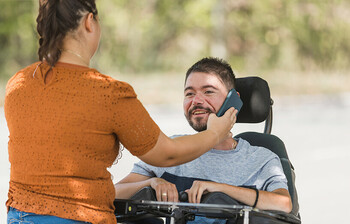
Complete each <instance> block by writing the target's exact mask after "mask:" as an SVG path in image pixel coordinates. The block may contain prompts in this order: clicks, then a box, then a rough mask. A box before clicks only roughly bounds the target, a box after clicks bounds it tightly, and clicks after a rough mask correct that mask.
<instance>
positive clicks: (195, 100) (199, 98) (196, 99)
mask: <svg viewBox="0 0 350 224" xmlns="http://www.w3.org/2000/svg"><path fill="white" fill-rule="evenodd" d="M203 103H204V98H203V96H201V94H196V95H195V97H194V98H193V100H192V104H193V105H198V104H203Z"/></svg>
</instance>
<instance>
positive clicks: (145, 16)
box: [0, 0, 350, 80]
mask: <svg viewBox="0 0 350 224" xmlns="http://www.w3.org/2000/svg"><path fill="white" fill-rule="evenodd" d="M97 6H98V10H99V15H100V19H101V26H102V39H101V44H100V47H99V50H98V52H97V53H96V55H95V56H94V58H93V61H92V62H93V64H92V66H94V67H96V68H97V69H99V70H101V71H102V72H105V73H143V74H144V73H151V72H155V71H177V72H185V70H186V69H187V68H188V67H189V66H190V65H192V64H193V63H194V62H195V61H197V60H198V59H200V58H202V57H205V56H218V57H222V58H225V59H226V60H228V61H229V62H230V63H231V64H232V66H233V67H234V69H235V70H241V71H242V70H245V71H247V72H253V73H257V72H258V71H260V70H262V69H263V70H266V69H288V70H291V69H304V70H310V69H315V68H317V69H337V70H339V69H349V67H350V63H348V60H349V58H350V41H349V36H350V3H349V1H346V0H323V1H319V0H308V1H306V0H294V1H283V0H266V1H254V0H245V1H232V0H176V1H171V0H168V1H164V0H143V1H142V0H141V1H140V0H108V1H107V0H103V1H102V0H100V1H97ZM37 11H38V1H36V0H27V1H25V0H22V1H20V0H0V49H1V51H0V66H1V68H2V69H1V71H0V77H1V79H2V80H5V79H8V78H9V77H10V76H11V75H13V74H14V73H15V72H16V71H17V70H18V69H20V68H22V67H24V66H26V65H28V64H30V63H32V62H34V61H36V60H37V55H36V52H37V47H38V43H37V42H38V38H37V35H36V24H35V18H36V16H37Z"/></svg>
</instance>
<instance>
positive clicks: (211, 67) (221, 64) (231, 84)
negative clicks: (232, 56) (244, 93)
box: [185, 57, 236, 90]
mask: <svg viewBox="0 0 350 224" xmlns="http://www.w3.org/2000/svg"><path fill="white" fill-rule="evenodd" d="M192 72H204V73H210V74H214V75H217V76H218V77H219V78H220V79H221V81H222V82H223V83H224V85H225V86H226V88H227V90H231V89H232V88H235V83H236V77H235V74H234V73H233V71H232V68H231V66H230V65H229V64H228V63H227V62H226V61H225V60H223V59H219V58H214V57H207V58H203V59H201V60H200V61H198V62H196V63H195V64H194V65H192V66H191V67H190V68H189V69H188V70H187V72H186V78H185V84H186V81H187V78H188V76H189V75H190V74H191V73H192Z"/></svg>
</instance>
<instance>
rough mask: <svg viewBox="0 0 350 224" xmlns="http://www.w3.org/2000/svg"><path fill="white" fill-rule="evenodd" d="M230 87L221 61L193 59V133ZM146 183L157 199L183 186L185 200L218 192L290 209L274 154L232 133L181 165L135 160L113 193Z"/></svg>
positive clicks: (189, 97)
mask: <svg viewBox="0 0 350 224" xmlns="http://www.w3.org/2000/svg"><path fill="white" fill-rule="evenodd" d="M234 87H235V75H234V73H233V71H232V69H231V66H230V65H229V64H228V63H226V62H225V61H223V60H220V59H217V58H204V59H202V60H200V61H198V62H197V63H195V64H194V65H193V66H192V67H191V68H190V69H189V70H188V71H187V73H186V79H185V87H184V102H183V109H184V113H185V116H186V119H187V120H188V122H189V124H190V125H191V127H192V128H193V129H194V130H196V131H198V132H200V131H203V130H206V125H207V120H208V116H209V114H210V113H217V112H218V110H219V109H220V107H221V105H222V104H223V102H224V100H225V98H226V95H227V93H228V92H229V90H231V89H232V88H234ZM145 186H151V187H152V188H153V189H155V191H156V195H157V200H158V201H175V202H176V201H178V192H180V191H183V190H186V191H187V193H188V198H189V202H190V203H199V202H200V199H201V197H202V195H203V194H205V193H208V192H215V191H219V192H223V193H226V194H227V195H229V196H231V197H232V198H234V199H236V200H237V201H239V202H241V203H244V204H246V205H249V206H254V205H255V207H256V208H259V209H268V210H280V211H284V212H287V213H289V212H290V211H291V210H292V203H291V198H290V195H289V193H288V187H287V180H286V177H285V175H284V173H283V169H282V166H281V162H280V160H279V158H278V156H277V155H276V154H274V153H273V152H271V151H270V150H268V149H265V148H262V147H256V146H251V145H250V144H249V143H248V142H247V141H245V140H243V139H234V138H232V136H228V137H227V138H226V139H225V140H224V141H222V142H220V143H219V144H217V145H216V146H215V147H214V149H212V150H211V151H209V152H207V153H206V154H204V155H202V156H201V157H199V158H197V159H195V160H193V161H191V162H189V163H186V164H183V165H180V166H175V167H167V168H162V167H154V166H150V165H148V164H145V163H144V162H139V163H136V164H135V165H134V168H133V170H132V172H131V173H130V174H129V175H128V176H126V177H125V178H124V179H122V180H121V181H120V182H118V183H117V184H116V185H115V188H116V198H119V199H123V198H130V197H131V196H132V195H133V194H135V193H136V192H137V191H138V190H140V189H141V188H143V187H145ZM252 188H256V189H257V190H258V192H256V190H254V189H252ZM196 220H197V219H196ZM198 223H200V222H198ZM201 223H203V221H201Z"/></svg>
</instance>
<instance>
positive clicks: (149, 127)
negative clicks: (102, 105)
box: [112, 82, 160, 156]
mask: <svg viewBox="0 0 350 224" xmlns="http://www.w3.org/2000/svg"><path fill="white" fill-rule="evenodd" d="M112 105H113V126H114V132H115V133H116V135H117V138H118V140H119V141H120V142H121V143H122V144H123V145H124V147H125V148H126V149H128V150H129V151H130V152H131V154H133V155H134V156H140V155H143V154H145V153H147V152H148V151H149V150H150V149H152V148H153V147H154V146H155V144H156V143H157V141H158V137H159V133H160V129H159V127H158V125H157V124H156V123H155V122H154V121H153V120H152V118H151V117H150V115H149V114H148V112H147V111H146V109H145V108H144V106H143V105H142V104H141V102H140V101H139V100H138V99H137V96H136V94H135V92H134V90H133V88H132V87H131V86H130V85H129V84H127V83H124V82H116V83H115V84H114V88H113V93H112Z"/></svg>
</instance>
